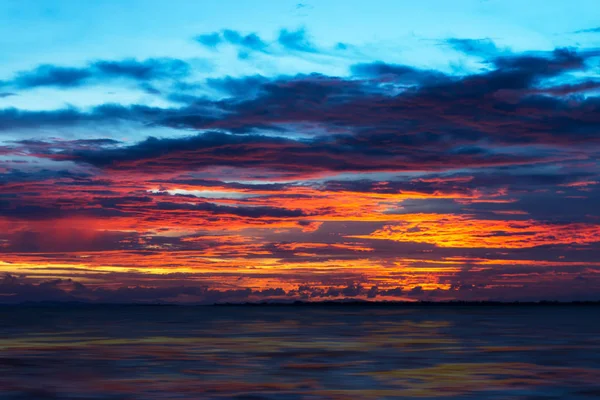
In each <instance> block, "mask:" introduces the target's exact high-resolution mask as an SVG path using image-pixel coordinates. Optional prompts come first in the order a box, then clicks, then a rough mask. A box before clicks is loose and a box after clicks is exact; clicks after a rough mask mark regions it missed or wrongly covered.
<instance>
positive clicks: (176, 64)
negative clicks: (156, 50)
mask: <svg viewBox="0 0 600 400" xmlns="http://www.w3.org/2000/svg"><path fill="white" fill-rule="evenodd" d="M190 72H191V68H190V66H189V64H188V63H186V62H185V61H182V60H177V59H172V58H150V59H147V60H143V61H138V60H135V59H125V60H120V61H104V60H100V61H95V62H92V63H90V64H88V65H87V66H85V67H82V68H74V67H62V66H56V65H49V64H44V65H40V66H38V67H37V68H35V69H33V70H31V71H23V72H20V73H18V74H17V75H16V76H15V78H14V79H13V80H12V81H8V82H5V83H4V85H6V86H14V87H16V88H18V89H33V88H37V87H58V88H73V87H78V86H82V85H87V84H94V83H102V82H105V81H106V80H110V79H130V80H133V81H138V82H145V81H152V80H160V79H179V78H183V77H186V76H187V75H189V73H190Z"/></svg>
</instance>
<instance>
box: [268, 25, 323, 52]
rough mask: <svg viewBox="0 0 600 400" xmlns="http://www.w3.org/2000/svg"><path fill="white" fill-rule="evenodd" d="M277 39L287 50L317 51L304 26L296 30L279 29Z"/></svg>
mask: <svg viewBox="0 0 600 400" xmlns="http://www.w3.org/2000/svg"><path fill="white" fill-rule="evenodd" d="M277 41H278V42H279V44H280V45H281V46H283V47H284V48H286V49H287V50H294V51H302V52H307V53H314V52H316V51H317V49H316V47H315V45H314V44H313V43H312V42H311V41H310V39H309V37H308V34H307V33H306V30H305V29H304V28H300V29H297V30H295V31H294V30H287V29H282V30H281V31H279V36H278V37H277Z"/></svg>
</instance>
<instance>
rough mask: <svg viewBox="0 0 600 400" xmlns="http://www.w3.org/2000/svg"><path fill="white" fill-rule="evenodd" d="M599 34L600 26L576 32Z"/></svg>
mask: <svg viewBox="0 0 600 400" xmlns="http://www.w3.org/2000/svg"><path fill="white" fill-rule="evenodd" d="M599 32H600V26H599V27H596V28H588V29H580V30H578V31H575V32H574V33H599Z"/></svg>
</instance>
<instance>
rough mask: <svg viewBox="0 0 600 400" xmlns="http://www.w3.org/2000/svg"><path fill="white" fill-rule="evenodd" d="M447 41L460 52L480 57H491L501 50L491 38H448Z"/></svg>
mask: <svg viewBox="0 0 600 400" xmlns="http://www.w3.org/2000/svg"><path fill="white" fill-rule="evenodd" d="M446 43H447V44H449V45H450V46H451V47H453V48H454V49H456V50H458V51H460V52H463V53H466V54H470V55H474V56H479V57H486V58H489V57H493V56H496V55H497V54H498V53H499V52H500V50H499V49H498V47H496V44H495V43H494V42H493V41H492V40H490V39H459V38H451V39H448V40H446Z"/></svg>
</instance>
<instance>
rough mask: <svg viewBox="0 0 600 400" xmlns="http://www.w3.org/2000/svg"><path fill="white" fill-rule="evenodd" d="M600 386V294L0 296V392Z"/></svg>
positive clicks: (467, 392) (484, 393)
mask: <svg viewBox="0 0 600 400" xmlns="http://www.w3.org/2000/svg"><path fill="white" fill-rule="evenodd" d="M413 398H414V399H438V398H442V399H448V400H451V399H523V400H525V399H527V400H543V399H544V400H545V399H569V400H577V399H599V398H600V307H598V306H522V307H516V306H465V307H458V306H452V307H450V306H427V307H423V306H414V307H413V306H397V307H391V306H380V307H378V306H327V307H326V306H320V307H319V306H270V307H258V306H257V307H251V306H237V307H236V306H223V307H214V306H212V307H210V306H209V307H168V306H121V307H119V306H94V307H87V306H86V307H77V306H68V307H34V306H27V307H25V306H5V307H0V399H2V400H4V399H11V400H13V399H115V400H116V399H123V400H125V399H145V400H151V399H240V400H241V399H247V400H250V399H286V400H287V399H290V400H291V399H336V400H342V399H413Z"/></svg>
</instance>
